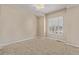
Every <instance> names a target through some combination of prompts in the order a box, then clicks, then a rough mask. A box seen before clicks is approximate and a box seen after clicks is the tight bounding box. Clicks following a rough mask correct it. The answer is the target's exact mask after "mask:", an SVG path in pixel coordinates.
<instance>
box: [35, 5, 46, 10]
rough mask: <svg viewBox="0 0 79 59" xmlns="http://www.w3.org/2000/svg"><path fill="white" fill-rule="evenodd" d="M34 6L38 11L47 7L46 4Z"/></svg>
mask: <svg viewBox="0 0 79 59" xmlns="http://www.w3.org/2000/svg"><path fill="white" fill-rule="evenodd" d="M34 6H35V8H36V9H37V10H41V9H43V8H45V5H44V4H35V5H34Z"/></svg>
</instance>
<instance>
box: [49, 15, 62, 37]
mask: <svg viewBox="0 0 79 59" xmlns="http://www.w3.org/2000/svg"><path fill="white" fill-rule="evenodd" d="M48 34H50V35H52V36H54V35H57V36H63V16H59V17H54V18H50V19H48Z"/></svg>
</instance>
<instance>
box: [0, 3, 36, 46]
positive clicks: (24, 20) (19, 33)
mask: <svg viewBox="0 0 79 59" xmlns="http://www.w3.org/2000/svg"><path fill="white" fill-rule="evenodd" d="M0 7H1V8H0V18H1V19H0V45H1V44H2V45H3V44H7V43H11V42H15V41H19V40H23V39H26V40H27V39H28V38H33V37H35V36H36V30H37V29H36V27H37V26H36V17H35V16H34V15H33V14H32V12H31V11H30V10H29V9H28V8H27V7H26V9H24V8H22V7H19V5H0Z"/></svg>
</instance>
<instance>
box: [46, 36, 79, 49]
mask: <svg viewBox="0 0 79 59" xmlns="http://www.w3.org/2000/svg"><path fill="white" fill-rule="evenodd" d="M47 38H49V39H53V40H56V41H61V42H63V43H64V44H67V45H70V46H73V47H77V48H79V45H75V44H74V43H70V42H67V41H65V40H63V39H55V38H50V37H47Z"/></svg>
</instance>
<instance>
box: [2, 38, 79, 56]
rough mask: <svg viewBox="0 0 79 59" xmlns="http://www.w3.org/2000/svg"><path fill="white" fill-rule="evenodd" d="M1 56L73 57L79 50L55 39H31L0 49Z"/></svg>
mask: <svg viewBox="0 0 79 59" xmlns="http://www.w3.org/2000/svg"><path fill="white" fill-rule="evenodd" d="M0 54H1V55H71V54H73V55H74V54H75V55H76V54H79V48H76V47H73V46H69V45H66V44H64V43H63V42H58V41H55V40H53V39H42V38H38V39H31V40H26V41H22V42H18V43H14V44H11V45H8V46H5V47H4V48H2V49H0Z"/></svg>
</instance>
